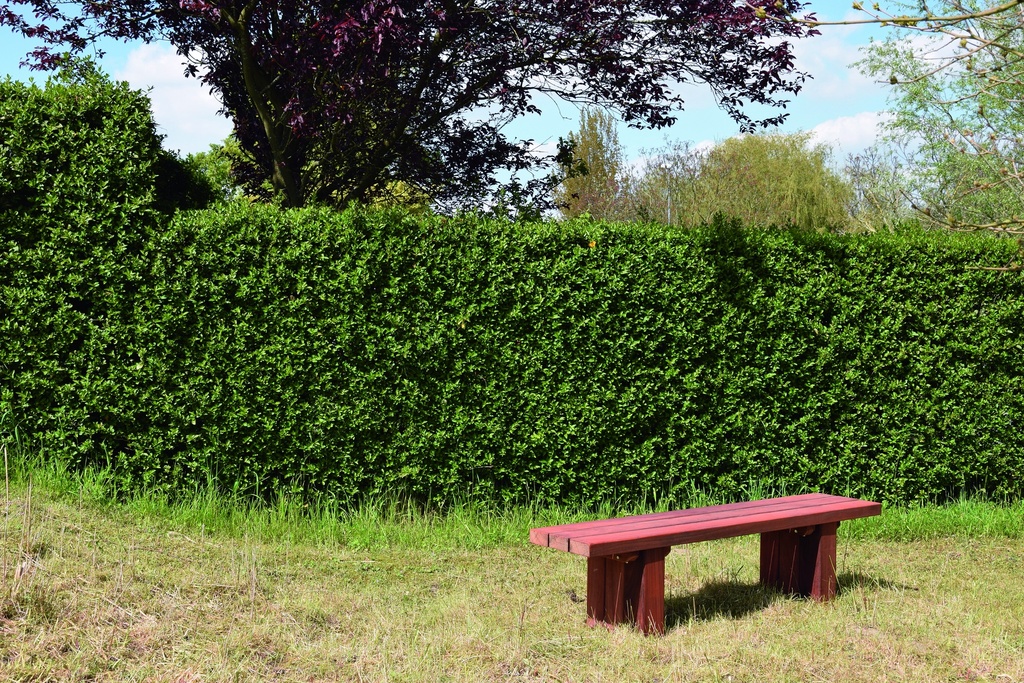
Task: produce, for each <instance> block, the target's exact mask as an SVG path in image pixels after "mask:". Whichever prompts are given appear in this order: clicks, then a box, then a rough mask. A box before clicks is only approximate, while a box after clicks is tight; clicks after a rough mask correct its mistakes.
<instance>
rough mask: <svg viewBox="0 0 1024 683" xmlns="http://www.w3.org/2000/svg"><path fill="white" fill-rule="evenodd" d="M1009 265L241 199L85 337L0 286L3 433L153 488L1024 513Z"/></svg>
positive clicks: (877, 248) (1019, 360) (711, 230)
mask: <svg viewBox="0 0 1024 683" xmlns="http://www.w3.org/2000/svg"><path fill="white" fill-rule="evenodd" d="M1013 253H1014V246H1013V245H1012V244H1010V243H1008V242H1006V241H1001V240H996V239H989V238H985V237H981V236H974V235H965V236H958V237H953V236H948V235H944V234H925V233H920V232H914V231H908V232H905V233H900V234H895V235H874V236H845V237H839V236H834V235H818V234H813V233H799V232H786V231H760V230H745V229H738V228H737V227H736V226H732V225H727V224H722V223H720V224H717V225H714V226H710V227H707V228H703V229H696V230H692V231H681V232H675V233H666V231H665V229H664V228H660V227H654V226H649V227H645V226H617V225H603V224H593V223H590V222H586V221H574V222H568V223H563V224H556V223H548V224H537V225H525V226H521V225H514V224H510V223H505V222H494V221H488V220H484V219H479V218H475V217H468V216H467V217H461V218H455V219H446V218H440V217H428V218H423V219H413V218H410V217H404V216H401V215H399V214H395V213H374V212H369V211H363V210H350V211H347V212H345V213H342V214H338V213H331V212H327V211H320V210H305V211H290V212H283V211H279V210H276V209H273V208H267V207H263V208H261V207H254V206H248V205H244V204H232V205H229V206H226V207H223V208H219V209H217V210H211V211H205V212H198V211H196V212H185V213H181V214H179V215H178V217H177V218H176V219H175V220H174V221H173V223H171V224H170V226H169V227H168V228H167V229H166V230H165V231H164V232H162V233H161V234H159V235H155V236H154V237H153V239H152V241H151V242H150V243H149V245H148V248H147V250H146V251H145V255H144V258H140V259H139V260H135V261H130V262H126V264H125V265H124V267H123V268H121V269H115V270H114V271H112V272H111V274H110V282H112V283H122V285H123V286H113V287H108V288H104V289H100V288H96V289H94V290H93V294H94V296H95V297H96V299H97V301H96V303H97V304H99V303H100V302H103V303H104V305H103V306H99V305H97V306H96V307H95V308H94V309H93V310H102V311H104V312H103V313H102V314H95V315H88V314H85V313H78V314H74V315H73V314H72V313H70V312H68V310H69V306H70V304H69V303H68V301H67V300H66V299H65V298H62V293H61V291H60V290H59V289H57V288H52V287H51V288H47V287H41V286H40V284H39V282H40V281H39V278H38V277H37V278H36V279H35V280H33V279H25V280H19V281H10V280H8V281H6V282H5V284H4V288H3V299H2V305H3V306H4V308H5V309H6V310H5V311H4V313H5V315H6V316H9V317H10V318H9V319H12V320H16V321H18V322H17V323H16V324H14V325H12V324H10V323H7V324H4V326H3V327H2V328H0V330H2V335H3V336H2V337H0V367H2V368H5V372H6V373H7V376H6V377H5V380H4V388H3V393H2V400H3V403H4V405H3V406H2V407H0V410H2V411H7V413H8V414H9V415H10V416H11V418H12V419H13V421H16V422H17V424H18V427H19V429H20V430H21V431H23V432H24V433H26V434H29V435H31V436H32V437H33V438H34V439H36V440H37V441H38V443H39V444H41V446H42V447H43V448H44V449H45V450H46V452H47V453H49V454H51V455H53V456H55V457H61V458H65V459H68V460H69V461H71V462H73V463H74V464H76V465H78V466H85V465H89V464H97V463H98V464H106V463H109V464H110V465H112V466H113V467H114V468H115V470H116V471H117V472H118V473H119V474H120V475H121V476H122V477H123V479H124V481H125V482H126V483H127V484H129V485H139V484H142V483H145V484H147V485H151V486H164V487H168V488H169V489H181V488H185V487H190V486H193V485H197V484H204V483H206V482H208V481H210V480H214V481H216V482H218V483H219V485H221V486H223V487H225V488H228V489H232V488H234V489H235V490H237V491H241V492H246V493H249V492H259V493H260V495H273V494H274V493H275V492H279V491H289V492H296V491H301V492H325V493H327V494H329V495H332V496H337V497H339V498H341V499H343V500H344V499H351V498H354V497H358V496H360V495H364V494H385V493H396V492H400V493H404V494H408V495H411V496H414V497H416V498H418V499H432V500H434V501H443V500H450V499H452V498H456V497H460V496H465V495H480V496H483V497H485V498H488V499H499V500H518V501H524V500H544V501H560V502H563V503H570V504H576V503H578V504H583V505H587V504H593V503H595V502H598V501H604V500H608V499H612V500H618V501H623V502H632V501H636V500H638V499H641V498H643V497H648V499H649V497H650V496H652V495H658V496H666V495H668V496H672V495H685V494H686V493H687V492H689V491H691V490H692V489H693V487H698V488H703V489H708V490H712V491H714V492H716V493H719V494H721V495H724V496H737V495H741V492H742V490H743V488H744V487H745V486H748V485H749V484H750V483H751V482H769V483H771V484H773V485H775V486H779V487H781V486H785V487H786V488H787V489H788V490H799V489H803V488H812V489H820V490H825V491H832V492H838V493H851V494H861V495H866V496H874V497H878V498H882V499H885V500H886V501H890V502H905V501H911V500H918V499H923V498H934V497H940V496H944V495H947V494H955V493H957V492H960V491H965V490H966V491H971V492H974V491H977V490H984V491H987V492H989V493H992V494H999V495H1012V496H1020V495H1021V494H1022V493H1024V484H1022V482H1024V458H1022V454H1024V433H1022V430H1021V418H1022V415H1024V411H1022V407H1024V406H1022V402H1024V398H1022V395H1024V392H1021V387H1022V386H1024V353H1022V351H1024V335H1022V321H1024V297H1022V294H1024V279H1022V277H1021V276H1020V275H1019V274H1012V273H995V272H989V271H984V270H976V269H973V268H974V267H976V266H986V265H998V264H1000V263H1003V262H1006V261H1007V260H1009V259H1010V257H1012V255H1013ZM10 256H11V255H10V254H9V253H8V254H6V255H5V256H4V258H6V259H10ZM3 263H4V262H3V261H0V267H4V266H3V265H2V264H3ZM40 277H42V278H43V280H45V277H46V276H45V275H44V276H40ZM129 283H131V286H129ZM40 310H52V311H57V312H61V315H63V316H65V317H73V318H74V320H75V324H73V325H64V324H63V323H62V325H61V329H60V330H55V329H52V325H51V324H49V323H48V322H47V320H46V319H45V317H40V315H39V311H40ZM75 316H77V317H75Z"/></svg>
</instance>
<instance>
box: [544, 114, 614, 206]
mask: <svg viewBox="0 0 1024 683" xmlns="http://www.w3.org/2000/svg"><path fill="white" fill-rule="evenodd" d="M569 149H570V150H571V156H570V158H569V159H567V160H566V161H565V162H563V164H562V170H563V174H564V176H565V178H564V180H562V182H561V184H560V185H559V186H558V189H557V191H556V193H555V201H556V203H557V204H558V206H559V209H560V211H561V213H562V215H563V216H564V217H566V218H575V217H577V216H579V215H581V214H583V213H587V214H590V215H591V216H599V217H601V218H605V219H614V218H617V217H619V216H620V215H621V205H622V188H621V186H620V183H621V179H622V171H623V169H622V145H620V144H619V134H618V130H617V129H616V122H615V118H614V117H613V116H612V115H611V114H609V113H608V112H606V111H603V110H601V109H584V110H583V112H582V113H581V115H580V128H579V131H578V132H576V133H570V134H569Z"/></svg>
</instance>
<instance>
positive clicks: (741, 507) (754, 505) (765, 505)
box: [530, 493, 836, 550]
mask: <svg viewBox="0 0 1024 683" xmlns="http://www.w3.org/2000/svg"><path fill="white" fill-rule="evenodd" d="M835 499H836V496H829V495H826V494H824V493H805V494H801V495H798V496H785V497H782V498H771V499H768V500H751V501H745V502H742V503H727V504H725V505H713V506H711V507H706V508H690V509H688V510H671V511H668V512H656V513H653V514H649V515H634V516H631V517H616V518H613V519H599V520H594V521H589V522H575V523H572V524H560V525H558V526H549V527H540V528H537V529H531V530H530V542H531V543H535V544H537V545H543V546H550V547H552V548H558V545H551V543H550V542H549V537H550V536H551V535H552V534H554V535H556V536H558V537H560V538H564V537H572V538H576V537H577V536H579V535H583V534H586V533H591V532H600V533H604V532H606V531H610V530H612V529H614V528H617V527H626V526H629V525H632V524H635V523H636V522H637V521H639V520H650V521H652V522H653V521H667V520H671V521H677V520H678V521H682V520H686V519H689V518H692V517H700V516H702V515H706V514H709V513H713V512H733V511H735V512H752V511H755V510H761V509H770V508H774V507H778V506H791V505H792V504H793V503H800V504H803V505H810V504H813V503H816V502H821V501H830V500H835ZM559 549H560V550H568V548H567V547H562V548H559Z"/></svg>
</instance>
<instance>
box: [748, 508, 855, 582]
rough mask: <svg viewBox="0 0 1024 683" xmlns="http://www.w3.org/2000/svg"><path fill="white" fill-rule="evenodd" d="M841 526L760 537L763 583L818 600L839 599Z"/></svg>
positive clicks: (820, 526)
mask: <svg viewBox="0 0 1024 683" xmlns="http://www.w3.org/2000/svg"><path fill="white" fill-rule="evenodd" d="M838 527H839V523H838V522H833V523H831V524H819V525H818V526H815V527H808V528H804V529H788V530H786V531H772V532H769V533H764V534H761V583H762V584H764V585H766V586H771V587H773V588H777V589H778V590H780V591H782V592H783V593H796V594H798V595H803V596H806V597H810V598H813V599H815V600H831V599H832V598H834V597H835V595H836V529H837V528H838Z"/></svg>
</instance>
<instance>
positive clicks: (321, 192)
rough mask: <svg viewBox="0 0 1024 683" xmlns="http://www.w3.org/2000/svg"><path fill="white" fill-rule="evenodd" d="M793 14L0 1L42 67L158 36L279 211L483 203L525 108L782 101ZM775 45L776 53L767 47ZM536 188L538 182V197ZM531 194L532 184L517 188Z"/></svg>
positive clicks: (630, 5)
mask: <svg viewBox="0 0 1024 683" xmlns="http://www.w3.org/2000/svg"><path fill="white" fill-rule="evenodd" d="M802 6H803V3H801V2H797V1H796V0H755V1H754V2H752V3H748V2H746V0H687V2H682V3H680V2H668V1H667V0H657V1H653V2H639V1H637V0H630V1H626V0H597V1H594V2H584V3H571V2H554V3H553V2H550V0H493V1H489V2H481V1H480V0H457V1H451V0H445V1H440V0H426V1H424V0H359V1H357V2H352V1H349V0H346V1H343V2H342V1H334V2H310V1H308V0H303V1H301V2H292V1H289V2H281V1H280V0H251V1H246V2H242V1H240V0H230V1H223V2H208V1H205V0H189V1H187V2H186V1H179V0H117V1H116V2H103V3H97V2H90V1H85V0H82V1H80V2H69V3H53V2H50V1H49V0H8V1H7V2H2V3H0V25H7V26H9V27H12V28H13V29H14V30H16V31H19V32H21V33H22V34H24V35H26V36H28V37H30V38H35V39H36V40H39V41H40V42H41V43H43V47H42V48H40V49H39V50H37V51H36V53H35V54H34V56H35V58H36V63H37V64H40V65H42V66H47V65H50V64H53V63H54V62H55V60H56V59H57V58H56V56H55V55H56V54H58V53H59V52H60V51H61V50H63V49H66V48H67V47H70V48H72V49H73V50H76V51H77V50H82V49H85V47H86V46H87V45H88V44H89V43H90V41H91V40H92V39H93V38H94V37H96V36H105V37H113V38H123V39H140V38H141V39H145V40H150V39H154V38H166V39H168V40H169V41H170V42H171V43H172V44H173V45H174V46H175V47H176V48H177V49H178V51H179V53H180V54H182V55H188V56H189V58H190V59H192V60H194V63H193V64H192V66H191V71H192V73H193V74H194V75H199V76H200V77H201V78H202V79H203V80H204V82H206V83H207V84H208V85H209V86H210V87H211V88H212V89H213V90H215V91H216V92H217V94H218V95H219V96H220V99H221V101H222V102H223V103H224V107H225V110H226V111H227V112H230V114H231V116H232V117H233V119H234V122H235V136H236V137H237V139H238V141H239V143H240V144H241V146H242V149H243V150H244V151H246V152H247V153H249V154H250V155H251V157H252V160H253V165H252V166H251V167H250V169H249V171H250V172H249V174H248V181H249V187H248V188H247V189H248V191H249V192H250V193H253V194H255V193H257V191H258V190H259V189H260V188H261V187H262V184H263V182H264V181H266V180H268V179H269V180H270V181H271V183H272V185H273V187H274V188H275V190H276V191H277V192H279V193H282V194H284V196H285V200H286V201H287V203H288V204H290V205H293V206H299V205H302V204H304V203H307V202H318V203H329V204H334V205H338V206H345V205H346V204H347V203H348V202H349V201H352V200H366V199H368V198H369V197H373V196H379V195H380V194H381V193H382V190H386V188H388V187H389V186H391V185H392V184H393V183H397V182H403V183H405V184H406V185H407V186H409V187H410V188H412V189H413V190H414V191H416V192H421V193H424V194H426V195H428V196H430V197H431V198H433V199H434V200H435V201H439V202H442V203H443V202H445V201H452V202H458V201H459V200H461V199H465V198H467V197H469V198H474V197H478V196H480V195H481V194H484V193H487V192H488V191H490V189H491V188H492V187H493V185H494V179H495V173H496V171H497V170H499V169H509V170H512V171H519V170H524V169H527V168H534V167H536V166H537V165H538V163H539V161H538V159H536V158H535V157H534V156H532V155H531V154H530V151H529V150H530V145H529V144H527V143H525V142H523V141H514V140H509V139H508V138H507V137H506V136H505V135H504V134H503V133H502V132H501V131H502V128H503V126H504V125H505V124H506V123H507V122H508V121H510V120H512V119H514V118H516V117H519V116H521V115H523V114H525V113H528V112H535V111H537V110H538V109H537V104H536V98H535V96H536V95H545V96H551V95H554V96H556V97H560V98H562V99H565V100H569V101H573V102H584V103H593V104H598V105H605V106H610V107H613V108H615V109H616V110H617V111H618V112H619V113H620V114H621V115H622V116H623V117H624V119H625V120H626V121H628V122H630V123H633V124H636V125H645V126H654V127H661V126H664V125H667V124H669V123H671V122H672V121H673V117H672V112H673V111H674V110H678V109H680V108H682V106H683V105H684V101H683V98H682V96H681V95H680V94H679V93H680V92H681V89H680V88H678V87H676V86H677V85H678V84H681V83H698V84H705V85H707V86H708V87H710V88H711V89H712V90H713V91H714V93H715V95H716V97H717V100H718V102H719V103H720V104H721V105H722V106H723V107H724V108H725V109H726V110H727V111H728V112H729V114H730V115H732V116H733V118H734V119H736V120H737V121H738V122H739V123H740V124H741V125H742V126H743V127H744V128H754V127H756V126H759V125H770V124H773V123H778V122H779V121H781V120H782V119H783V118H784V114H777V115H773V116H769V117H767V118H765V119H764V120H757V119H752V118H751V117H750V116H748V115H747V114H745V113H744V105H746V104H748V103H756V104H764V105H769V106H773V107H774V106H780V105H782V104H784V103H785V98H786V97H787V96H788V95H790V94H793V93H796V92H797V91H798V90H799V89H800V85H801V83H802V81H803V80H804V75H803V74H802V73H800V72H798V71H796V70H795V69H794V64H793V55H792V45H791V44H790V43H789V42H787V41H786V40H785V39H786V38H795V37H800V36H805V35H812V34H814V33H815V31H814V30H813V29H807V28H806V27H804V26H801V25H799V24H794V23H790V22H782V21H773V20H772V19H773V18H779V17H784V16H787V15H788V14H789V13H792V12H798V11H801V9H802ZM780 38H781V39H782V40H780ZM545 181H546V179H540V180H539V181H538V182H539V183H540V185H544V184H545ZM535 189H536V188H535Z"/></svg>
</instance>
